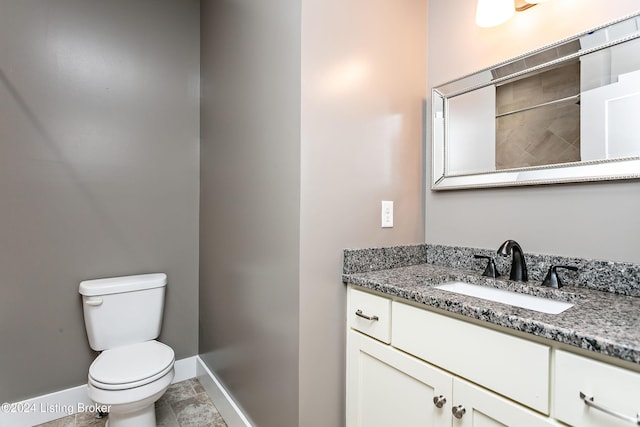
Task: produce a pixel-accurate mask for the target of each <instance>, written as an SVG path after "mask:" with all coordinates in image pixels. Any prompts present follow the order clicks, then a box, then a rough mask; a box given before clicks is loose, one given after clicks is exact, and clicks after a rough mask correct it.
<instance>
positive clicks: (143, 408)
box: [79, 273, 175, 427]
mask: <svg viewBox="0 0 640 427" xmlns="http://www.w3.org/2000/svg"><path fill="white" fill-rule="evenodd" d="M166 286H167V276H166V274H164V273H154V274H141V275H136V276H123V277H113V278H108V279H96V280H85V281H83V282H81V283H80V288H79V292H80V294H81V295H82V307H83V311H84V323H85V326H86V329H87V337H88V339H89V345H90V346H91V348H92V349H94V350H96V351H100V352H101V353H100V354H99V355H98V357H96V359H95V360H94V361H93V363H92V364H91V366H90V367H89V380H88V384H87V389H88V394H89V398H90V399H91V400H92V401H93V402H95V403H96V404H97V405H99V406H104V407H106V408H108V412H109V418H108V421H107V424H106V425H107V426H108V427H134V426H135V427H155V426H156V415H155V406H154V403H155V402H156V400H158V399H159V398H160V397H161V396H162V395H163V394H164V392H165V391H166V390H167V388H168V387H169V385H170V384H171V381H172V380H173V376H174V367H173V365H174V363H175V355H174V352H173V349H172V348H171V347H169V346H168V345H166V344H163V343H161V342H159V341H156V340H155V339H156V338H157V337H158V336H159V335H160V327H161V324H162V312H163V308H164V295H165V289H166Z"/></svg>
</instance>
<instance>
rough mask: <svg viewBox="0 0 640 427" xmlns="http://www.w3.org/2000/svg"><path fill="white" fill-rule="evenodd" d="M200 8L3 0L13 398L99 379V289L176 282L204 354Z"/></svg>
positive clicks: (3, 328) (0, 248)
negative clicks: (128, 278)
mask: <svg viewBox="0 0 640 427" xmlns="http://www.w3.org/2000/svg"><path fill="white" fill-rule="evenodd" d="M198 10H199V5H198V2H197V1H195V0H190V1H180V2H176V1H171V0H162V1H157V0H136V1H134V2H131V1H125V0H117V1H106V2H105V1H98V0H90V1H89V0H26V1H25V0H0V11H1V12H0V342H1V343H2V344H1V349H0V401H15V400H19V399H22V398H26V397H30V396H33V395H39V394H44V393H48V392H52V391H55V390H59V389H64V388H68V387H72V386H76V385H80V384H83V383H86V375H87V372H88V367H89V364H90V363H91V361H92V359H93V357H94V354H93V352H91V351H90V349H89V347H88V344H87V339H86V334H85V330H84V324H83V317H82V309H81V305H80V297H79V295H78V293H77V289H78V283H79V282H80V281H81V280H85V279H92V278H98V277H105V276H115V275H125V274H136V273H145V272H156V271H162V272H166V273H167V274H168V276H169V287H168V295H167V305H166V311H165V319H164V326H163V332H162V335H161V339H162V340H163V341H164V342H166V343H167V344H169V345H171V346H172V347H173V348H174V349H175V351H176V356H177V358H183V357H187V356H192V355H194V354H196V352H197V338H198V337H197V327H198V319H197V311H198V305H197V296H198V270H197V268H198V267H197V265H198V246H197V245H198V128H199V116H198V89H199V88H198V84H199V82H198V73H199V50H198V49H199V20H198Z"/></svg>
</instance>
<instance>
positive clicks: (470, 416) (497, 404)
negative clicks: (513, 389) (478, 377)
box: [452, 378, 560, 427]
mask: <svg viewBox="0 0 640 427" xmlns="http://www.w3.org/2000/svg"><path fill="white" fill-rule="evenodd" d="M453 408H455V409H453ZM452 409H453V410H454V411H455V412H456V413H457V415H458V416H455V414H454V418H453V426H454V427H505V426H510V427H549V426H556V427H557V426H559V425H560V424H558V423H557V422H555V421H553V420H551V419H549V418H547V417H545V416H542V415H540V414H538V413H536V412H534V411H532V410H530V409H528V408H525V407H523V406H520V405H518V404H517V403H514V402H512V401H510V400H507V399H505V398H503V397H500V396H498V395H497V394H494V393H492V392H490V391H488V390H485V389H483V388H480V387H478V386H476V385H474V384H471V383H469V382H467V381H464V380H461V379H459V378H454V380H453V401H452ZM458 417H459V418H458Z"/></svg>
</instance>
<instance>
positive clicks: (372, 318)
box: [356, 310, 380, 321]
mask: <svg viewBox="0 0 640 427" xmlns="http://www.w3.org/2000/svg"><path fill="white" fill-rule="evenodd" d="M356 316H358V317H362V318H363V319H367V320H375V321H377V320H380V319H378V316H367V315H366V314H364V313H362V310H356Z"/></svg>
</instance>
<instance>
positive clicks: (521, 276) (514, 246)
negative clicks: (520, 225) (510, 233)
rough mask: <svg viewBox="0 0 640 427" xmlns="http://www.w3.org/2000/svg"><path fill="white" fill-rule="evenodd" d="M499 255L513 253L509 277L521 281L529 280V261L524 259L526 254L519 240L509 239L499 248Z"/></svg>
mask: <svg viewBox="0 0 640 427" xmlns="http://www.w3.org/2000/svg"><path fill="white" fill-rule="evenodd" d="M498 255H502V256H509V255H511V273H509V279H511V280H518V281H520V282H526V281H528V280H529V274H528V273H527V263H526V262H525V261H524V254H523V253H522V248H521V247H520V245H519V244H518V242H516V241H515V240H507V241H506V242H504V243H503V244H502V245H500V247H499V248H498Z"/></svg>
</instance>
